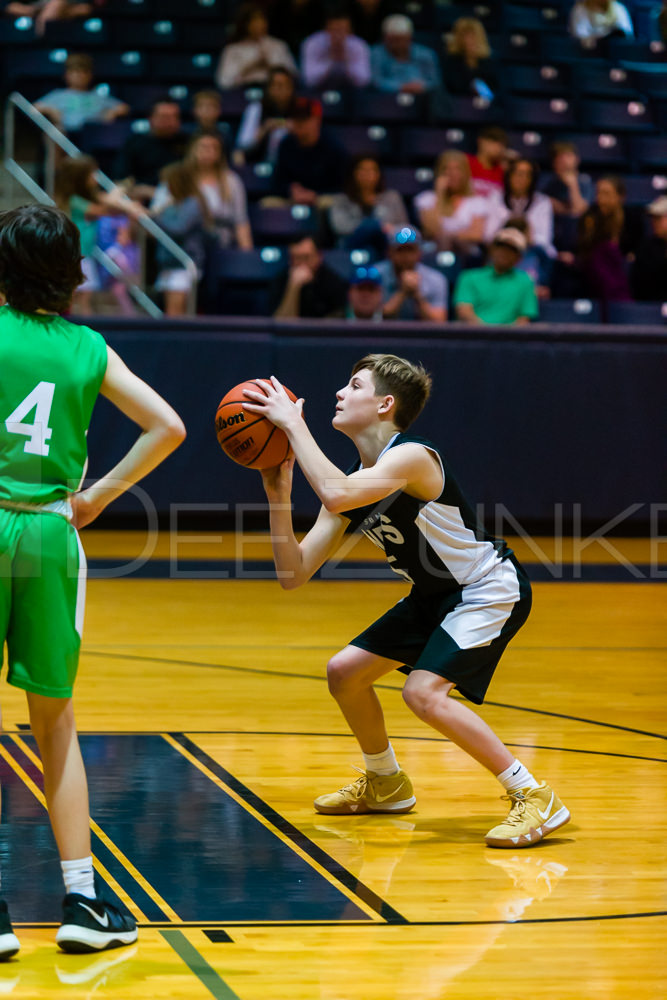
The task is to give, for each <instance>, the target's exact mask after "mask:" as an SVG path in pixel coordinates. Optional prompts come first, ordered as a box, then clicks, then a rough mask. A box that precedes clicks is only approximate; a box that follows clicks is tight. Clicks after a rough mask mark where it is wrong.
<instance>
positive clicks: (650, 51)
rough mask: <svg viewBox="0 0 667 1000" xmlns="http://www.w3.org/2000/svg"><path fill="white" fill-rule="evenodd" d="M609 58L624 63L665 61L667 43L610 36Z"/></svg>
mask: <svg viewBox="0 0 667 1000" xmlns="http://www.w3.org/2000/svg"><path fill="white" fill-rule="evenodd" d="M607 44H608V53H609V58H610V59H611V60H612V61H613V62H615V63H617V64H621V65H623V63H624V62H626V61H627V62H633V63H664V61H665V45H664V43H663V42H649V41H642V40H636V39H634V38H610V39H609V41H608V43H607Z"/></svg>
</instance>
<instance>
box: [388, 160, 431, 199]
mask: <svg viewBox="0 0 667 1000" xmlns="http://www.w3.org/2000/svg"><path fill="white" fill-rule="evenodd" d="M384 179H385V181H386V184H387V187H388V188H393V189H394V190H395V191H398V192H399V194H402V195H403V197H404V198H414V196H415V195H416V194H419V192H420V191H425V190H426V189H427V188H430V187H431V186H432V185H433V171H432V170H430V169H429V168H427V167H418V168H417V169H416V170H415V169H414V168H413V167H386V169H385V171H384Z"/></svg>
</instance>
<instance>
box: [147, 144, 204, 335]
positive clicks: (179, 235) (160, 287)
mask: <svg viewBox="0 0 667 1000" xmlns="http://www.w3.org/2000/svg"><path fill="white" fill-rule="evenodd" d="M160 181H161V183H162V184H163V185H164V186H165V188H166V190H167V192H168V194H169V198H170V201H169V202H168V203H167V204H165V206H164V207H163V208H161V209H160V210H159V211H157V212H155V213H154V219H155V221H156V222H157V224H158V225H159V226H160V227H161V228H162V229H164V231H165V233H167V235H168V236H171V238H172V239H173V240H174V242H176V243H178V245H179V246H180V247H181V249H182V250H184V251H185V253H186V254H188V256H189V257H191V258H192V260H193V261H194V263H195V265H196V267H197V271H198V276H199V277H200V278H201V275H202V274H203V271H204V264H205V260H206V249H207V242H208V238H209V233H210V231H211V230H212V219H211V217H210V213H209V210H208V207H207V205H206V202H205V201H204V198H203V196H202V194H201V192H200V190H199V188H198V186H197V182H196V180H195V176H194V173H193V171H192V169H191V167H190V166H188V165H187V164H185V163H171V164H170V165H169V166H168V167H165V168H164V169H163V170H162V172H161V174H160ZM155 258H156V263H157V266H158V268H159V269H160V270H159V274H158V278H157V282H156V285H155V288H156V291H158V292H163V293H164V301H165V312H166V314H167V316H184V315H185V314H186V312H187V307H188V298H189V295H190V293H191V291H192V275H191V274H190V272H189V271H187V270H186V269H185V268H183V267H181V266H180V264H179V263H178V262H177V261H175V260H174V258H173V256H172V255H171V253H170V252H169V251H168V250H167V249H166V248H165V247H163V246H162V245H161V244H160V243H158V244H157V246H156V250H155Z"/></svg>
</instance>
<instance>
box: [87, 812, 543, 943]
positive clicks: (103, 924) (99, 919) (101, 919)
mask: <svg viewBox="0 0 667 1000" xmlns="http://www.w3.org/2000/svg"><path fill="white" fill-rule="evenodd" d="M540 815H541V813H540ZM79 906H82V907H83V909H84V910H88V913H90V915H91V917H93V919H94V920H97V922H98V924H99V925H100V926H101V927H108V926H109V914H108V913H105V914H104V917H101V916H100V915H99V913H96V912H95V910H92V909H91V908H90V906H86V904H85V903H79Z"/></svg>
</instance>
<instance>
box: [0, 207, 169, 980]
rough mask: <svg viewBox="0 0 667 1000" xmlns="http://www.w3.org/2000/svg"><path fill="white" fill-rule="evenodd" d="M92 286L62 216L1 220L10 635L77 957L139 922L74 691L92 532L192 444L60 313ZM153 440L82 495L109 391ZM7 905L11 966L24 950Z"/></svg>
mask: <svg viewBox="0 0 667 1000" xmlns="http://www.w3.org/2000/svg"><path fill="white" fill-rule="evenodd" d="M82 280H83V274H82V271H81V245H80V238H79V232H78V230H77V228H76V226H75V225H74V223H73V222H72V221H71V220H70V219H69V218H68V217H67V216H66V215H65V213H64V212H62V211H60V210H59V209H57V208H50V207H46V206H43V205H25V206H23V207H21V208H16V209H12V210H11V211H8V212H2V213H0V292H1V293H2V295H3V296H4V298H5V300H6V303H7V304H6V305H5V306H4V307H3V308H0V373H1V377H0V637H1V639H2V642H3V643H4V642H6V643H7V662H8V675H7V679H8V681H9V683H10V684H12V685H14V686H16V687H19V688H22V689H23V690H25V692H26V695H27V699H28V710H29V714H30V726H31V729H32V732H33V734H34V737H35V740H36V741H37V746H38V749H39V753H40V756H41V758H42V764H43V770H44V793H45V796H46V803H47V808H48V811H49V820H50V822H51V826H52V829H53V833H54V836H55V840H56V844H57V847H58V852H59V854H60V859H61V865H62V872H63V880H64V882H65V893H66V895H65V898H64V901H63V922H62V925H61V926H60V928H59V930H58V932H57V935H56V941H57V943H58V944H59V945H60V947H61V948H62V949H63V950H64V951H79V952H80V951H99V950H102V949H105V948H114V947H119V946H121V945H125V944H131V943H132V942H133V941H135V940H136V938H137V929H136V923H135V921H134V919H133V918H132V917H131V916H130V915H129V914H127V913H125V912H123V911H121V910H120V909H118V908H117V907H116V906H114V905H113V904H111V903H109V902H107V901H106V900H104V899H102V898H100V897H98V896H97V893H96V889H95V885H94V879H93V863H92V855H91V841H90V819H89V806H88V789H87V783H86V773H85V769H84V765H83V760H82V757H81V751H80V749H79V741H78V737H77V731H76V724H75V721H74V711H73V708H72V686H73V683H74V679H75V676H76V672H77V666H78V659H79V648H80V644H81V631H82V626H83V610H84V601H85V577H86V564H85V556H84V553H83V549H82V547H81V542H80V540H79V535H78V530H77V529H78V528H82V527H83V526H84V525H86V524H89V523H90V522H91V521H93V520H94V519H95V518H96V517H97V516H98V514H100V513H101V512H102V511H103V510H104V508H105V507H106V506H107V505H108V504H109V503H111V501H112V500H114V499H116V497H118V496H120V495H121V494H122V493H124V492H125V491H126V490H128V489H129V488H130V487H131V486H132V484H133V483H136V482H137V481H138V480H139V479H141V478H142V477H143V476H145V475H147V474H148V473H149V472H150V471H151V470H152V469H154V468H155V466H156V465H158V464H159V463H160V462H161V461H162V460H163V459H165V458H166V457H167V455H169V454H170V452H172V451H173V450H174V448H176V447H177V446H178V445H179V444H180V442H181V441H182V440H183V438H184V437H185V428H184V427H183V424H182V422H181V420H180V417H179V416H178V415H177V414H176V413H175V412H174V410H172V408H171V406H169V404H168V403H167V402H165V400H164V399H162V397H161V396H158V394H157V393H156V392H155V391H154V390H153V389H151V388H150V386H148V385H146V383H145V382H142V381H141V379H139V378H138V377H137V376H136V375H134V374H133V373H132V372H131V371H130V370H129V369H128V368H127V367H126V366H125V364H124V363H123V362H122V361H121V359H120V358H119V356H118V355H117V354H116V353H115V351H113V350H111V348H110V347H107V345H106V343H105V342H104V339H103V338H102V336H101V335H100V334H99V333H97V332H96V331H95V330H91V329H89V328H88V327H86V326H78V325H75V324H74V323H70V322H69V321H68V320H67V319H65V318H64V317H63V316H61V315H60V313H62V312H64V311H65V310H66V309H67V308H68V307H69V304H70V302H71V299H72V295H73V294H74V290H75V289H76V288H77V286H78V285H79V284H80V283H81V281H82ZM99 394H101V395H103V396H105V397H106V398H107V399H109V400H110V401H111V402H112V403H113V404H114V405H115V406H117V407H118V409H119V410H120V411H121V412H122V413H124V414H125V415H126V416H127V417H129V419H130V420H132V421H134V423H136V424H137V425H138V426H139V427H140V429H141V434H140V435H139V437H138V439H137V440H136V442H135V443H134V445H133V446H132V447H131V448H130V450H129V451H128V452H127V454H126V455H125V457H124V458H122V459H121V461H120V462H118V464H117V465H116V466H115V467H114V468H113V469H111V471H110V472H109V473H108V474H107V475H105V476H103V477H102V478H101V479H99V480H98V481H97V482H95V483H93V484H92V485H91V486H87V487H86V488H85V489H81V486H82V482H83V477H84V475H85V471H86V465H87V449H86V434H87V430H88V425H89V423H90V418H91V415H92V411H93V406H94V404H95V401H96V399H97V397H98V395H99ZM18 950H19V941H18V939H17V937H16V936H15V934H14V932H13V930H12V926H11V922H10V919H9V912H8V908H7V904H6V903H5V902H4V901H2V900H0V961H1V960H5V959H7V958H9V957H11V956H12V955H14V954H16V952H17V951H18Z"/></svg>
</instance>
